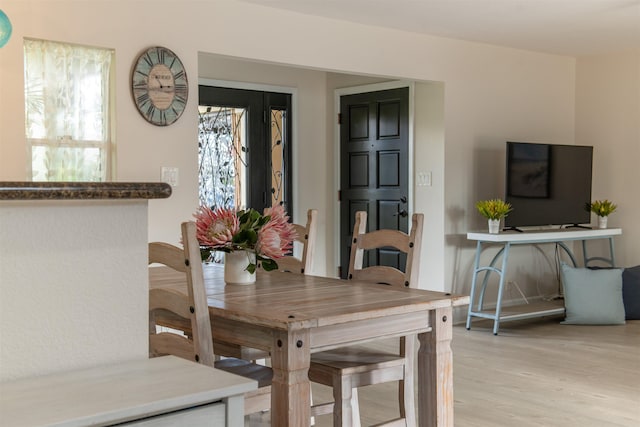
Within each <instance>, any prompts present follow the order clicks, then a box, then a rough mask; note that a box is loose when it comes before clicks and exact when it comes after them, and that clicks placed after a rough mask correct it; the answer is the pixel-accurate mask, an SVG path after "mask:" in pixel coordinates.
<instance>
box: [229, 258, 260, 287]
mask: <svg viewBox="0 0 640 427" xmlns="http://www.w3.org/2000/svg"><path fill="white" fill-rule="evenodd" d="M255 263H256V254H255V253H253V252H249V251H233V252H228V253H225V254H224V282H225V283H226V284H227V285H250V284H253V283H255V282H256V273H255V272H254V273H249V271H248V270H247V267H248V266H249V264H255Z"/></svg>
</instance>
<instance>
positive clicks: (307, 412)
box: [271, 330, 311, 427]
mask: <svg viewBox="0 0 640 427" xmlns="http://www.w3.org/2000/svg"><path fill="white" fill-rule="evenodd" d="M309 345H310V339H309V331H308V330H301V331H292V332H287V331H275V332H274V334H273V350H272V351H271V366H272V368H273V380H272V383H271V425H272V426H289V427H294V426H295V427H298V426H309V424H310V422H311V386H310V383H309V364H310V362H311V353H310V351H309Z"/></svg>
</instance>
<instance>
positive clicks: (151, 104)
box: [131, 47, 189, 126]
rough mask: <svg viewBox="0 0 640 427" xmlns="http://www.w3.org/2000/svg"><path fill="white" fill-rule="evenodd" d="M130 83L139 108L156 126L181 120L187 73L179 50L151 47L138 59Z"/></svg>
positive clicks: (186, 88)
mask: <svg viewBox="0 0 640 427" xmlns="http://www.w3.org/2000/svg"><path fill="white" fill-rule="evenodd" d="M131 87H132V90H133V101H134V102H135V105H136V107H137V108H138V111H139V112H140V114H142V117H144V118H145V119H146V120H147V121H148V122H149V123H152V124H154V125H157V126H168V125H170V124H171V123H173V122H175V121H176V120H178V118H179V117H180V116H181V115H182V112H183V111H184V108H185V106H186V105H187V98H188V96H189V85H188V82H187V73H186V71H185V69H184V66H183V65H182V62H181V61H180V59H179V58H178V57H177V56H176V54H175V53H173V52H172V51H171V50H169V49H167V48H165V47H151V48H149V49H147V50H146V51H144V52H143V53H142V54H141V55H140V56H139V57H138V59H136V62H135V64H134V67H133V74H132V76H131Z"/></svg>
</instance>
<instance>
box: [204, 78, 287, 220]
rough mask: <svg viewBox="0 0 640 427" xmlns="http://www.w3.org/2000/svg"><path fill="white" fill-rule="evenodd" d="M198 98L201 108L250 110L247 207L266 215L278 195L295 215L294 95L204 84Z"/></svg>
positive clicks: (247, 112) (248, 119) (247, 124)
mask: <svg viewBox="0 0 640 427" xmlns="http://www.w3.org/2000/svg"><path fill="white" fill-rule="evenodd" d="M198 96H199V100H198V102H199V105H201V106H216V107H233V108H244V109H246V116H247V117H246V122H245V124H246V139H247V140H246V145H244V146H243V148H242V149H243V150H246V153H243V154H244V155H245V156H246V176H247V179H246V182H245V183H244V187H245V190H244V191H246V198H247V206H246V207H248V208H254V209H256V210H258V211H259V212H262V211H263V209H264V208H265V207H270V206H272V204H273V203H274V200H275V199H274V195H277V196H278V197H277V203H279V204H282V205H283V206H284V207H285V210H286V211H287V212H288V214H289V216H291V215H292V212H291V208H292V200H291V199H292V188H291V179H292V178H291V175H292V174H291V156H292V154H291V141H290V136H291V126H292V124H291V94H286V93H274V92H263V91H255V90H245V89H233V88H223V87H214V86H202V85H201V86H199V93H198ZM276 117H279V118H277V119H276ZM283 118H284V119H283ZM276 123H277V124H276ZM282 127H284V129H283V128H282ZM276 156H277V157H278V159H276V158H275V157H276ZM274 163H275V164H277V165H278V169H277V170H275V169H274V167H273V165H274Z"/></svg>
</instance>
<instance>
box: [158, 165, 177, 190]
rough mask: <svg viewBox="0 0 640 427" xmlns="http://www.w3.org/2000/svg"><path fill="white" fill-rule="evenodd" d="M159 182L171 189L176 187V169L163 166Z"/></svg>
mask: <svg viewBox="0 0 640 427" xmlns="http://www.w3.org/2000/svg"><path fill="white" fill-rule="evenodd" d="M160 180H161V181H162V182H166V183H167V184H169V185H170V186H172V187H177V186H178V168H174V167H168V166H163V167H162V173H161V177H160Z"/></svg>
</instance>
